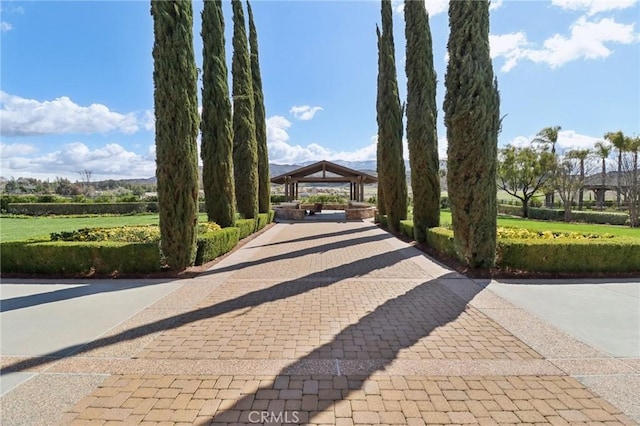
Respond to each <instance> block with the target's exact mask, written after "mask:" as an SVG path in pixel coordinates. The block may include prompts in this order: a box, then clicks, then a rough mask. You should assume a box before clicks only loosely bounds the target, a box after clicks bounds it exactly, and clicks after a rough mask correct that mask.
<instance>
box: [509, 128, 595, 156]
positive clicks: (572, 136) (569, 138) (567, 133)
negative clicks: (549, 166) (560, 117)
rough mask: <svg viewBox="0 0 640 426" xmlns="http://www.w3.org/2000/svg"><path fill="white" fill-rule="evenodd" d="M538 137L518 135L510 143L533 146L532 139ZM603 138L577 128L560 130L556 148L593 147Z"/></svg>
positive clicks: (562, 149) (566, 149) (558, 149)
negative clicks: (582, 132)
mask: <svg viewBox="0 0 640 426" xmlns="http://www.w3.org/2000/svg"><path fill="white" fill-rule="evenodd" d="M535 138H536V135H530V136H516V137H515V138H513V139H511V140H510V141H509V142H508V144H509V145H513V146H517V147H527V146H531V141H532V140H534V139H535ZM601 140H602V138H598V137H594V136H589V135H583V134H580V133H578V132H576V131H575V130H560V131H559V132H558V141H557V142H556V150H557V151H558V152H559V153H562V152H565V151H568V150H572V149H592V148H593V146H594V145H595V144H596V142H598V141H601Z"/></svg>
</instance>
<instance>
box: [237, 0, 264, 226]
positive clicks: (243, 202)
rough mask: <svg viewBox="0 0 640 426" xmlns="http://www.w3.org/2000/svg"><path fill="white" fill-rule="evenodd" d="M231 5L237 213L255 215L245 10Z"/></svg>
mask: <svg viewBox="0 0 640 426" xmlns="http://www.w3.org/2000/svg"><path fill="white" fill-rule="evenodd" d="M231 6H232V7H233V61H232V64H231V73H232V74H233V164H234V168H233V169H234V176H235V185H236V201H237V205H238V213H240V215H241V216H243V217H244V218H245V219H252V218H255V217H257V216H258V145H257V141H256V125H255V106H254V98H253V82H252V77H251V61H250V59H249V50H248V48H249V46H248V43H247V30H246V27H245V20H244V12H243V10H242V3H241V2H240V0H231Z"/></svg>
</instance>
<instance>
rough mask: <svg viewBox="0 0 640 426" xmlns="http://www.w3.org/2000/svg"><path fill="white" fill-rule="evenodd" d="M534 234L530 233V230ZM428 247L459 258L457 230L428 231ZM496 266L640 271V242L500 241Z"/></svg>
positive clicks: (612, 239) (583, 239) (603, 238)
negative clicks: (454, 231)
mask: <svg viewBox="0 0 640 426" xmlns="http://www.w3.org/2000/svg"><path fill="white" fill-rule="evenodd" d="M527 232H530V231H527ZM427 244H428V245H429V246H430V247H433V248H434V249H436V250H438V251H439V252H441V253H444V254H446V255H447V256H450V257H454V258H457V255H456V250H455V246H454V241H453V231H452V230H451V229H447V228H443V227H440V228H431V229H428V230H427ZM496 265H497V266H498V267H500V268H504V269H511V270H522V271H530V272H570V273H572V272H573V273H575V272H640V242H638V241H637V240H634V239H630V238H625V237H611V236H600V238H588V235H587V236H585V235H582V237H581V238H578V237H577V234H576V235H573V236H565V237H555V238H547V237H546V236H545V235H540V236H539V237H538V238H500V239H498V248H497V259H496Z"/></svg>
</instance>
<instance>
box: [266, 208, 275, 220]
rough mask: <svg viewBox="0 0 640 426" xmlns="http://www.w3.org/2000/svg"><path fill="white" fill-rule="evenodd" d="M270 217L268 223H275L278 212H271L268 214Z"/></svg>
mask: <svg viewBox="0 0 640 426" xmlns="http://www.w3.org/2000/svg"><path fill="white" fill-rule="evenodd" d="M267 214H268V215H269V219H268V223H271V222H273V219H274V218H275V217H276V211H275V210H269V213H267Z"/></svg>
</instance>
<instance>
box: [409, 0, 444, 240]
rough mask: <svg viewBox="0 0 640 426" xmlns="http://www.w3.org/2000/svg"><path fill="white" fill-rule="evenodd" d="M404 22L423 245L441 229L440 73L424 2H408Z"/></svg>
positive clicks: (417, 224) (417, 222) (416, 219)
mask: <svg viewBox="0 0 640 426" xmlns="http://www.w3.org/2000/svg"><path fill="white" fill-rule="evenodd" d="M404 19H405V36H406V39H407V59H406V65H405V67H406V72H407V142H408V145H409V163H410V165H411V187H412V189H413V225H414V226H413V229H414V234H415V235H414V236H415V239H416V241H420V242H423V241H425V240H426V239H427V233H426V230H427V228H432V227H435V226H440V177H439V175H438V169H439V160H438V135H437V130H436V116H437V107H436V72H435V69H434V68H433V50H432V42H431V30H430V29H429V15H428V14H427V9H426V8H425V5H424V2H422V1H415V0H405V2H404Z"/></svg>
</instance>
